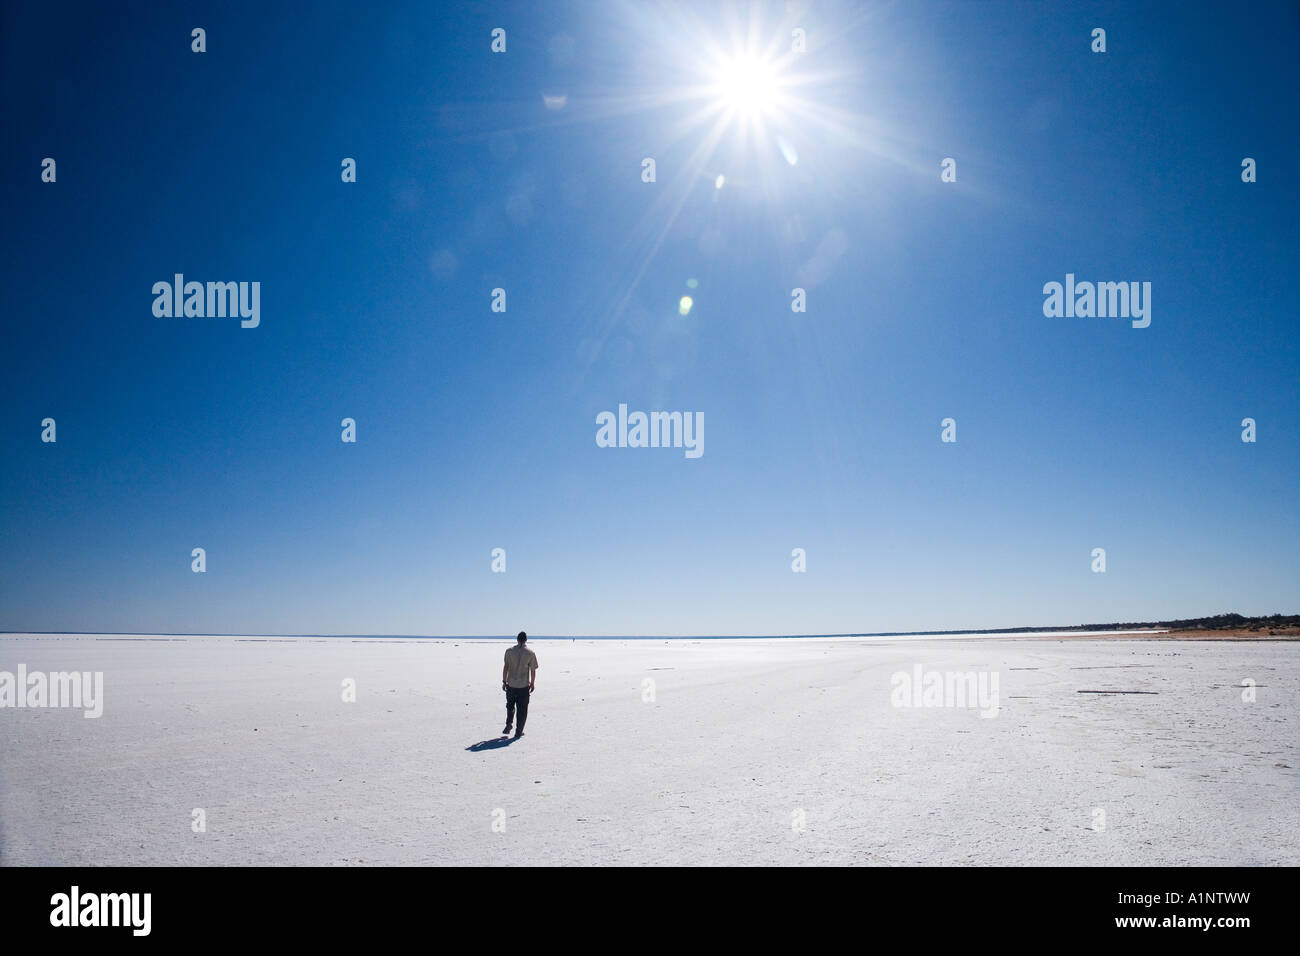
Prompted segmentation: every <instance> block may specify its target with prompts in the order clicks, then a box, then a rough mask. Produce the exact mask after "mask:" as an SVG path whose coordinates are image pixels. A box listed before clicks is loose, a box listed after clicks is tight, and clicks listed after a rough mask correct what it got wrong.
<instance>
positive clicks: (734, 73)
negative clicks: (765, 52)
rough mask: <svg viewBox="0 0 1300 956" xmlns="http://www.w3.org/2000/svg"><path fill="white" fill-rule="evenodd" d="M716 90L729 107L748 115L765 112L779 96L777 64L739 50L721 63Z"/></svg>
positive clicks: (773, 104)
mask: <svg viewBox="0 0 1300 956" xmlns="http://www.w3.org/2000/svg"><path fill="white" fill-rule="evenodd" d="M717 92H718V97H719V99H720V100H721V102H722V105H723V106H724V107H725V108H726V109H728V110H729V111H731V112H733V113H735V114H737V115H740V116H744V117H749V118H757V117H759V116H762V115H763V114H764V113H766V112H768V111H770V110H771V109H773V108H774V107H775V106H776V104H777V99H778V97H779V89H778V76H777V70H776V66H775V64H773V63H772V62H770V61H768V60H764V59H762V58H761V57H758V56H755V55H753V54H750V53H743V54H739V55H737V56H735V57H733V58H731V59H730V60H727V61H726V62H725V63H723V64H721V65H720V66H719V68H718V73H717Z"/></svg>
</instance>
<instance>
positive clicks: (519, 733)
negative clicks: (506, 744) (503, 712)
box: [515, 730, 524, 740]
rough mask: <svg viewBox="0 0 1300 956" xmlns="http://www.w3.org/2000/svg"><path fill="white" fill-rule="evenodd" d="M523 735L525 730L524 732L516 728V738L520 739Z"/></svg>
mask: <svg viewBox="0 0 1300 956" xmlns="http://www.w3.org/2000/svg"><path fill="white" fill-rule="evenodd" d="M523 735H524V732H523V731H522V730H516V731H515V740H518V739H519V738H520V737H522V736H523Z"/></svg>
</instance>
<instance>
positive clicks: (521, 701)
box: [506, 687, 528, 733]
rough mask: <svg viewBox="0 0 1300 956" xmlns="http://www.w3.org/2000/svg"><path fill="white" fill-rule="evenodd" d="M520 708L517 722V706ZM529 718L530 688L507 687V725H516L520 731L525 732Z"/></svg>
mask: <svg viewBox="0 0 1300 956" xmlns="http://www.w3.org/2000/svg"><path fill="white" fill-rule="evenodd" d="M516 706H518V708H519V723H517V724H515V707H516ZM527 720H528V688H527V687H507V688H506V726H507V727H509V726H510V725H511V724H514V725H515V729H516V730H517V731H519V733H523V732H524V722H525V721H527Z"/></svg>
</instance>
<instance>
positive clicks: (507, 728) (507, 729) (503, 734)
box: [501, 724, 510, 737]
mask: <svg viewBox="0 0 1300 956" xmlns="http://www.w3.org/2000/svg"><path fill="white" fill-rule="evenodd" d="M508 733H510V725H509V724H506V729H505V730H503V731H501V735H502V736H503V737H504V736H505V735H506V734H508Z"/></svg>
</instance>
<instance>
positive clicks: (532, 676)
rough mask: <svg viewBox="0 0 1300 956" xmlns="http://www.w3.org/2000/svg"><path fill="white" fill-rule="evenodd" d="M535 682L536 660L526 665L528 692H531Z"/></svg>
mask: <svg viewBox="0 0 1300 956" xmlns="http://www.w3.org/2000/svg"><path fill="white" fill-rule="evenodd" d="M536 684H537V662H536V661H534V662H533V663H531V664H529V665H528V693H530V694H531V693H532V692H533V687H534V686H535V685H536Z"/></svg>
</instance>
